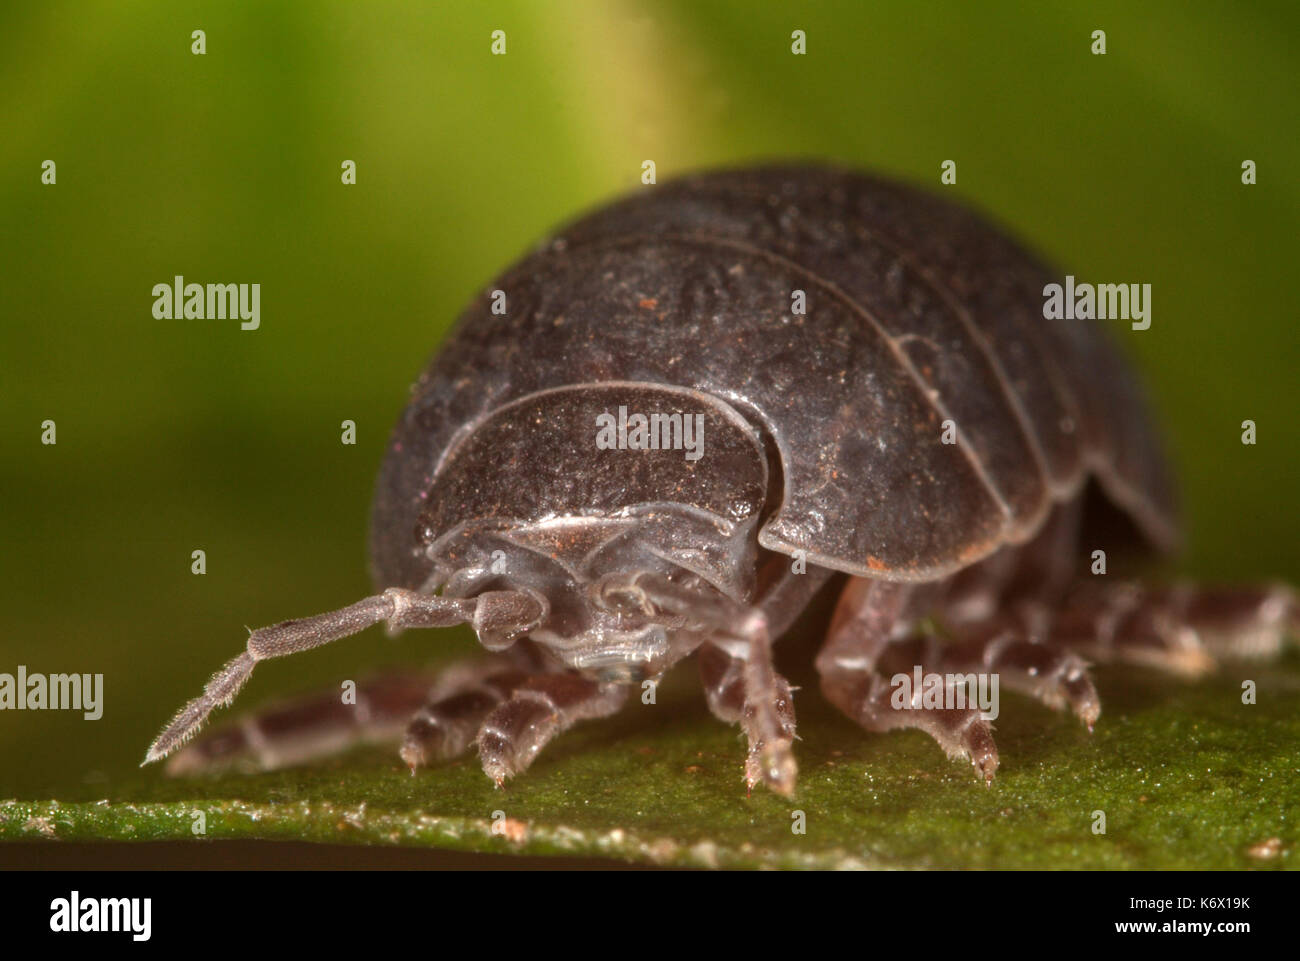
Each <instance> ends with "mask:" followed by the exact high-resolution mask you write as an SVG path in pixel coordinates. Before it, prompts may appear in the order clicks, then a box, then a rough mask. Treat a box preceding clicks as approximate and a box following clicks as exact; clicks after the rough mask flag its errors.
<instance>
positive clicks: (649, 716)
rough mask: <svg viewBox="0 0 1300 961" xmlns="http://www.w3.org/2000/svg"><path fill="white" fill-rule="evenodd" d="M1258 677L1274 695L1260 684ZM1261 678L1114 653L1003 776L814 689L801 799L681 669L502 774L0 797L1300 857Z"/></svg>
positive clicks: (677, 853) (682, 832)
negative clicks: (759, 771)
mask: <svg viewBox="0 0 1300 961" xmlns="http://www.w3.org/2000/svg"><path fill="white" fill-rule="evenodd" d="M1241 676H1248V677H1250V678H1252V679H1254V680H1256V681H1257V683H1258V697H1259V703H1258V704H1255V705H1243V704H1242V703H1241V683H1240V681H1241ZM1241 676H1239V674H1238V673H1237V672H1235V671H1234V672H1231V673H1224V674H1223V675H1220V676H1218V677H1217V678H1215V679H1212V680H1209V681H1206V682H1202V683H1200V684H1196V685H1186V684H1182V683H1180V682H1177V681H1174V680H1171V679H1167V678H1162V677H1159V676H1156V675H1152V674H1149V673H1147V672H1125V671H1119V670H1113V669H1112V670H1107V671H1105V672H1102V673H1101V674H1100V675H1099V679H1100V682H1101V688H1102V691H1103V698H1104V703H1105V707H1104V710H1103V715H1102V719H1101V721H1100V723H1099V724H1098V726H1097V729H1096V731H1095V733H1093V734H1091V735H1089V734H1088V733H1087V731H1086V730H1085V729H1084V728H1083V727H1082V726H1080V725H1079V724H1077V722H1075V721H1073V720H1071V719H1070V718H1067V717H1063V716H1060V715H1057V714H1054V713H1053V712H1051V711H1049V710H1047V709H1046V708H1043V707H1041V706H1039V705H1037V704H1036V703H1033V702H1031V701H1028V700H1026V699H1024V698H1021V697H1017V696H1015V695H1005V696H1004V697H1003V699H1002V709H1003V713H1002V716H1001V717H1000V718H999V719H998V721H997V723H996V736H997V740H998V745H999V750H1000V752H1001V758H1002V766H1001V768H1000V770H999V772H998V775H997V778H996V779H995V781H994V783H993V785H992V786H991V787H987V788H986V787H985V786H984V785H983V784H982V783H981V782H980V781H979V780H978V779H977V778H976V776H975V774H974V771H973V769H972V768H971V767H970V766H969V765H968V764H967V763H965V762H951V761H949V760H948V759H947V758H946V757H945V756H944V755H943V754H942V753H941V752H940V751H939V749H938V748H937V747H936V745H935V744H934V743H933V742H932V741H930V740H929V739H928V738H927V737H926V736H924V735H922V734H920V733H917V732H901V733H895V734H890V735H868V734H865V733H863V732H861V731H859V730H857V729H856V728H855V727H854V726H853V725H852V724H850V723H849V722H848V721H846V720H844V719H842V718H840V717H839V716H838V715H837V714H835V713H834V712H833V710H832V709H830V708H829V707H828V706H827V705H825V703H824V702H822V701H821V699H820V697H819V696H818V695H817V694H815V693H812V692H810V691H807V689H805V693H804V694H803V695H802V696H801V697H800V708H801V711H800V713H801V717H800V733H801V736H802V738H803V739H802V741H800V743H799V745H798V749H799V760H800V767H801V776H800V782H799V788H798V791H797V793H796V795H795V797H793V798H791V799H786V798H780V797H777V796H775V795H772V794H769V793H767V792H766V791H761V790H756V791H755V793H754V794H753V795H752V796H749V797H746V792H745V789H744V786H743V783H742V780H741V777H740V774H741V760H742V757H743V744H742V742H741V741H740V740H739V737H738V735H737V733H736V732H735V731H734V730H733V729H729V728H727V727H725V726H723V725H721V724H719V723H717V722H715V721H713V720H712V719H711V718H710V717H709V715H708V714H707V711H706V710H705V709H704V707H703V705H702V701H701V699H700V698H699V696H698V694H697V693H695V692H693V691H691V690H689V687H690V685H687V684H684V683H682V682H681V680H678V682H677V683H673V684H669V685H665V688H664V690H663V691H662V692H661V695H660V697H659V698H658V703H657V704H655V705H643V704H641V703H640V702H639V701H638V702H634V703H632V704H631V705H630V706H629V707H628V708H627V709H626V710H625V712H624V713H623V714H622V715H620V716H619V717H618V718H616V719H614V720H612V721H608V722H597V723H590V724H587V725H585V726H584V727H581V728H578V729H575V730H574V731H573V732H571V733H569V734H568V735H565V736H564V737H562V738H561V739H560V740H558V741H557V742H556V743H554V744H552V745H551V747H550V749H548V750H547V751H546V752H545V753H543V754H542V755H541V756H540V757H539V759H538V761H537V762H536V764H535V765H534V767H533V769H531V770H530V771H528V772H526V773H525V774H523V775H521V776H520V777H518V778H516V779H514V780H513V781H511V782H509V784H508V785H507V787H506V788H505V789H503V790H497V789H495V788H494V787H493V786H492V784H491V782H490V781H488V779H487V778H485V777H484V776H483V774H482V772H481V771H480V770H479V768H478V765H477V763H476V761H475V760H474V759H473V758H472V757H469V758H466V759H463V760H461V761H458V762H454V763H451V764H447V765H441V766H436V767H433V768H428V769H423V770H421V771H420V772H418V773H417V774H416V775H415V776H412V775H411V774H409V773H408V772H407V770H406V769H405V767H404V766H403V765H402V763H401V761H400V760H399V759H398V758H397V757H396V755H395V753H393V752H391V751H385V750H381V749H378V748H373V749H363V750H358V751H356V752H353V753H352V754H350V755H348V756H345V757H342V758H339V759H336V760H331V761H329V762H325V763H322V764H319V765H313V766H310V767H306V768H302V769H298V770H291V771H282V772H277V773H271V774H258V775H243V774H227V775H224V776H221V777H218V778H198V779H184V780H181V779H169V778H165V777H163V776H162V775H161V773H160V772H158V771H157V770H146V771H144V772H141V774H140V775H138V776H137V777H136V778H135V779H134V780H132V781H130V782H124V783H122V784H121V785H120V786H115V787H114V789H113V790H112V791H111V793H110V794H109V795H108V796H107V797H89V796H87V797H86V799H84V800H77V801H14V800H10V801H5V802H0V839H39V840H66V841H92V840H113V841H167V840H178V841H185V842H187V843H191V844H200V843H210V842H212V841H214V840H217V839H250V838H261V839H268V840H298V841H304V840H305V841H316V842H328V843H334V844H340V843H342V844H372V845H401V846H409V847H427V848H443V849H451V850H458V851H471V852H490V853H514V854H521V853H527V854H538V855H565V856H568V857H575V856H582V857H594V858H611V859H618V860H623V861H628V862H635V863H644V864H651V865H675V866H696V867H783V868H1048V869H1052V868H1252V867H1260V868H1269V867H1288V866H1292V865H1294V864H1295V853H1294V844H1295V831H1294V817H1295V814H1296V812H1297V811H1300V788H1298V787H1297V785H1298V784H1300V779H1297V776H1296V775H1297V767H1298V766H1300V758H1298V757H1297V753H1296V751H1295V745H1296V744H1297V743H1300V718H1298V717H1297V714H1296V712H1295V710H1294V705H1295V702H1296V692H1297V690H1298V689H1300V675H1298V674H1297V672H1296V671H1295V669H1294V665H1289V666H1286V667H1282V668H1271V669H1269V670H1267V671H1249V672H1247V674H1246V675H1241ZM83 793H84V792H83ZM199 811H201V812H203V814H204V818H205V821H206V825H205V827H206V834H205V837H204V839H202V840H199V839H196V838H195V835H194V834H193V827H194V825H195V823H196V819H195V812H199ZM795 811H802V812H804V814H805V816H806V825H807V830H806V833H805V834H795V833H794V832H793V831H792V825H793V824H794V812H795ZM1096 811H1104V812H1105V816H1106V832H1105V834H1095V833H1094V832H1093V824H1094V821H1095V815H1094V812H1096ZM496 812H500V813H496ZM494 820H495V823H497V824H499V825H501V827H500V828H498V830H497V831H494V830H493V824H494ZM1272 839H1276V840H1275V841H1274V840H1272Z"/></svg>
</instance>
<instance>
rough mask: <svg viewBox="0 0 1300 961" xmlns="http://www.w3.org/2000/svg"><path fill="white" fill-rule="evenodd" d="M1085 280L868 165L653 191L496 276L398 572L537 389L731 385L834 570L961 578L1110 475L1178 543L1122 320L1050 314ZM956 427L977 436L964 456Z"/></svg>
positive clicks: (386, 563)
mask: <svg viewBox="0 0 1300 961" xmlns="http://www.w3.org/2000/svg"><path fill="white" fill-rule="evenodd" d="M1059 281H1060V278H1059V276H1055V275H1053V274H1052V273H1050V272H1049V271H1048V270H1047V269H1046V268H1044V267H1043V266H1041V265H1040V264H1039V263H1037V262H1036V261H1035V260H1034V259H1033V258H1032V257H1031V256H1030V255H1028V254H1027V253H1026V252H1025V251H1023V250H1022V249H1020V248H1019V247H1018V246H1016V245H1015V244H1014V243H1013V242H1012V241H1010V240H1009V239H1008V238H1007V237H1005V236H1004V235H1003V234H1001V233H1000V232H998V231H997V230H995V229H993V228H992V227H990V226H989V225H988V224H987V223H985V222H984V221H982V220H980V219H979V218H977V217H976V216H974V215H972V214H971V213H969V212H967V211H965V210H963V209H961V208H958V207H955V206H952V205H950V204H948V203H946V202H943V201H940V200H938V199H936V198H934V197H931V196H929V195H927V194H924V193H921V192H919V191H916V190H913V189H909V188H906V187H902V186H899V185H896V184H893V183H890V182H888V181H883V180H878V179H874V178H868V177H865V176H862V175H859V174H854V173H849V172H844V171H838V170H833V169H828V168H824V167H786V168H769V169H755V170H743V171H734V172H722V173H713V174H705V175H700V176H695V177H690V178H686V179H683V180H679V181H676V182H673V183H668V184H663V185H659V186H654V187H647V188H644V190H643V191H642V192H641V193H640V194H639V195H636V196H634V197H633V198H632V199H629V200H625V201H622V202H619V203H616V204H614V205H612V206H609V207H606V208H604V209H601V210H599V211H597V212H595V213H593V214H591V215H590V216H588V217H586V218H584V219H582V220H580V221H578V222H577V223H575V224H573V225H571V226H570V227H568V228H567V229H566V230H564V231H563V232H561V233H560V234H559V235H558V236H556V237H555V238H553V239H552V240H550V241H549V242H547V243H545V244H544V245H542V246H541V247H540V248H539V249H538V250H537V252H536V253H534V254H533V255H531V256H529V257H527V258H525V259H524V260H523V261H522V262H520V263H518V264H517V265H516V266H514V267H513V268H512V269H511V270H510V271H509V272H507V273H506V274H505V275H504V276H503V277H501V278H500V279H499V280H498V281H497V282H496V283H494V284H492V285H491V287H490V288H489V289H488V291H485V292H484V294H483V296H481V297H480V298H479V299H478V300H477V301H476V302H475V303H473V304H472V305H471V306H470V307H469V309H468V310H467V311H466V312H465V314H464V315H463V316H462V317H461V318H460V321H459V322H458V324H457V326H456V328H455V330H454V331H453V332H452V333H451V335H450V336H449V338H448V340H447V341H446V343H445V344H444V345H443V347H442V349H441V350H440V351H439V353H438V354H437V355H436V356H435V357H434V359H433V360H432V362H431V363H430V365H429V367H428V368H427V369H426V370H425V372H424V373H423V374H422V375H421V377H420V379H419V381H418V382H417V384H416V385H415V388H414V393H413V397H412V400H411V403H410V405H409V406H408V408H407V409H406V411H405V412H404V414H403V416H402V418H401V420H400V421H399V423H398V425H397V427H396V429H395V431H394V435H393V439H392V443H391V445H390V449H389V453H388V456H387V458H386V460H385V462H384V466H383V469H382V471H381V474H380V478H379V482H378V488H377V493H376V499H375V507H374V516H373V534H372V544H371V547H372V551H371V553H372V562H373V571H374V575H375V578H376V581H377V582H378V583H380V584H381V585H408V586H414V585H417V584H419V583H420V582H422V581H423V580H424V578H425V577H426V576H427V574H428V570H427V563H426V562H424V561H423V559H422V558H420V557H419V556H418V555H417V553H416V552H415V546H416V544H415V536H416V535H415V527H416V521H417V518H418V517H419V516H420V513H421V511H422V509H423V508H424V507H425V506H426V505H425V499H426V497H427V496H428V493H429V491H430V488H431V486H432V484H433V481H434V478H435V475H436V473H437V471H438V470H439V467H440V465H442V464H443V462H444V460H445V457H446V455H447V452H448V450H449V449H451V448H452V446H453V444H454V443H455V442H456V441H458V440H459V439H460V438H461V437H463V436H464V435H465V433H466V432H467V431H472V430H473V428H474V425H476V424H478V423H480V422H482V421H483V420H484V419H485V418H486V417H488V416H489V415H490V414H491V413H492V412H493V411H494V410H496V409H497V408H500V407H501V406H502V405H504V404H507V403H509V402H511V401H514V400H517V399H518V398H521V397H524V396H526V395H528V394H531V393H533V392H536V391H541V390H545V389H548V388H553V387H558V386H563V385H572V384H583V383H598V382H606V381H635V382H646V383H652V384H664V385H669V386H677V387H684V388H690V389H694V390H698V391H701V392H704V393H707V394H711V395H713V396H715V397H717V398H720V399H722V400H724V401H726V402H727V403H729V404H731V405H732V406H733V407H734V408H735V409H736V410H737V411H739V412H740V413H741V414H742V415H743V416H744V417H746V418H747V419H748V420H750V422H751V423H753V424H754V425H755V426H756V427H757V428H758V429H760V430H761V431H762V432H764V433H765V434H766V435H767V436H768V437H769V438H770V439H771V440H772V441H773V442H774V444H775V447H776V449H777V450H778V451H779V456H780V464H779V465H772V469H773V470H774V471H778V469H779V473H776V474H775V480H774V482H775V483H781V484H783V491H782V495H783V496H782V498H781V500H780V507H779V509H778V510H777V511H776V512H775V513H774V514H773V516H772V517H770V518H769V519H768V521H767V522H766V524H765V525H764V526H763V528H762V530H761V532H760V535H759V542H760V544H761V545H762V546H764V547H766V548H768V549H770V550H776V551H780V552H784V553H792V552H794V551H796V550H802V551H805V552H807V555H808V558H809V560H811V561H812V562H813V563H816V564H820V565H823V566H827V567H831V568H835V569H837V570H842V571H846V572H849V573H852V574H858V575H864V576H870V577H878V578H884V579H889V580H908V581H925V580H934V579H938V578H941V577H944V576H947V575H948V574H951V573H953V572H954V571H956V570H959V569H961V568H962V567H965V566H967V565H969V564H970V563H973V562H974V561H976V560H978V559H979V558H981V557H983V556H985V555H987V554H989V553H991V552H992V551H994V550H996V549H997V548H998V547H1000V546H1002V545H1004V544H1008V543H1018V542H1022V541H1024V540H1027V539H1028V538H1029V537H1031V536H1032V535H1033V534H1034V533H1035V532H1036V531H1037V530H1038V528H1039V527H1040V525H1041V524H1042V522H1043V520H1044V518H1045V517H1046V515H1047V513H1048V511H1049V510H1050V509H1051V507H1052V505H1053V503H1055V502H1058V501H1061V500H1064V499H1067V498H1070V497H1074V496H1078V493H1079V491H1080V490H1081V488H1082V485H1083V484H1084V482H1085V481H1086V480H1087V479H1088V477H1089V476H1095V477H1096V478H1097V479H1098V480H1099V481H1100V483H1101V485H1102V487H1103V488H1104V490H1105V491H1106V493H1107V494H1108V496H1109V497H1110V499H1111V500H1112V501H1113V502H1114V503H1116V504H1117V505H1119V506H1120V507H1122V508H1123V509H1125V510H1126V511H1127V512H1128V513H1129V515H1130V516H1131V517H1132V519H1133V520H1134V521H1135V523H1136V524H1137V526H1138V527H1139V529H1140V530H1142V532H1143V533H1145V534H1146V535H1147V537H1148V538H1149V540H1150V541H1151V542H1152V543H1153V544H1154V545H1155V546H1157V547H1162V548H1164V547H1168V546H1170V545H1171V544H1172V543H1173V542H1174V540H1175V539H1176V526H1175V512H1174V504H1173V498H1172V495H1171V487H1170V483H1169V478H1168V474H1167V472H1166V467H1165V463H1164V460H1163V457H1162V454H1161V448H1160V445H1159V443H1158V438H1157V437H1156V435H1155V433H1154V431H1153V430H1152V426H1151V422H1150V419H1149V416H1148V413H1147V408H1146V404H1145V402H1144V399H1143V397H1142V395H1141V390H1140V387H1139V385H1138V383H1137V381H1136V380H1135V379H1134V378H1133V376H1132V374H1131V372H1130V371H1129V369H1128V368H1127V367H1126V365H1125V364H1124V362H1123V360H1122V358H1121V357H1119V356H1118V354H1117V352H1116V351H1115V349H1114V348H1113V346H1112V345H1111V344H1110V342H1109V341H1108V339H1107V337H1106V335H1105V332H1104V331H1103V330H1101V329H1100V327H1099V326H1098V325H1097V324H1095V323H1093V322H1090V321H1053V320H1046V319H1044V318H1043V312H1042V304H1043V287H1044V285H1045V284H1047V283H1051V282H1059ZM495 288H499V289H501V290H503V291H505V292H506V294H507V297H508V307H509V309H508V313H507V314H506V315H503V316H497V315H493V314H492V312H491V310H490V304H491V300H490V290H491V289H495ZM794 290H803V291H804V292H805V294H806V298H807V312H806V314H804V315H796V314H793V313H792V311H791V293H792V291H794ZM948 419H951V420H952V421H954V422H955V424H956V425H957V443H956V444H944V443H942V442H941V435H942V433H943V428H942V424H943V422H944V421H945V420H948ZM706 461H707V458H706ZM573 469H574V470H581V469H582V466H581V464H580V463H575V464H574V465H573ZM454 509H455V508H454V507H452V508H451V510H453V511H454Z"/></svg>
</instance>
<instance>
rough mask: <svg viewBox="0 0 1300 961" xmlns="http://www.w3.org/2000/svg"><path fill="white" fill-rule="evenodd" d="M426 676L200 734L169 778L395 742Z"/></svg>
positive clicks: (331, 695)
mask: <svg viewBox="0 0 1300 961" xmlns="http://www.w3.org/2000/svg"><path fill="white" fill-rule="evenodd" d="M431 682H432V678H430V677H429V676H428V675H426V674H415V675H413V674H411V673H404V674H394V675H389V676H385V677H378V678H373V679H371V680H368V681H363V682H361V683H359V684H358V685H357V690H356V699H355V702H354V703H344V701H343V697H342V692H341V691H340V690H338V689H334V690H331V691H328V692H325V693H322V694H318V695H315V696H313V697H308V698H303V699H299V700H295V701H290V702H288V703H282V704H279V705H276V706H273V707H271V708H269V709H267V710H263V711H259V712H258V713H256V714H254V715H251V716H249V717H245V718H242V719H240V720H239V722H238V723H235V724H233V725H228V726H226V727H223V728H219V729H218V730H215V731H213V732H211V733H207V734H203V735H201V736H200V737H198V738H197V739H196V740H194V741H192V742H191V743H189V744H187V745H185V747H184V748H182V749H181V750H180V751H178V752H177V753H175V754H173V755H172V756H171V758H170V759H169V760H168V762H167V773H168V774H173V775H189V774H196V773H200V772H205V771H219V770H224V769H225V768H227V767H230V766H232V765H241V766H243V765H247V766H251V767H254V768H256V769H257V770H261V771H273V770H278V769H280V768H284V767H291V766H293V765H295V764H303V763H305V762H307V761H310V760H313V759H315V758H319V757H325V756H328V755H330V754H336V753H338V752H340V751H343V750H346V749H347V748H349V747H352V746H353V745H356V744H367V743H375V742H382V741H391V740H395V739H396V738H398V737H399V736H400V735H401V733H402V730H403V728H404V726H405V725H406V723H407V721H408V719H409V718H410V716H411V713H412V712H413V711H415V710H416V709H417V708H418V707H419V706H420V705H421V704H423V703H424V702H425V700H426V699H427V698H428V691H429V685H430V683H431Z"/></svg>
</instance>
